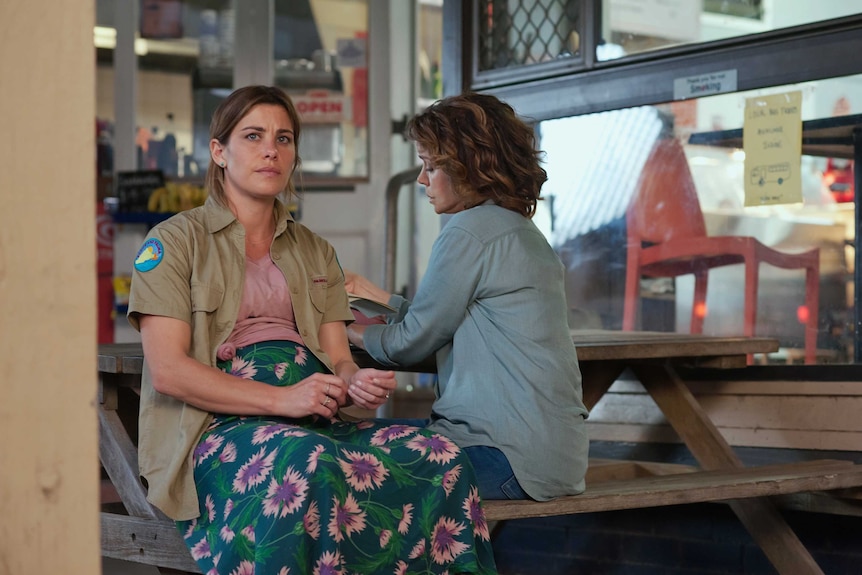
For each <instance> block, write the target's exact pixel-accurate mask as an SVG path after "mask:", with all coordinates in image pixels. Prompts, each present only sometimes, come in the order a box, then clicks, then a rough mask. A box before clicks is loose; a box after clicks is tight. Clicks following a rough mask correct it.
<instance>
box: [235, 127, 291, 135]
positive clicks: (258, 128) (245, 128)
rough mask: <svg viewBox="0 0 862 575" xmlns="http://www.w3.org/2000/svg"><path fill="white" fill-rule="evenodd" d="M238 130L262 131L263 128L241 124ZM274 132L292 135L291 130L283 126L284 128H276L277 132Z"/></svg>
mask: <svg viewBox="0 0 862 575" xmlns="http://www.w3.org/2000/svg"><path fill="white" fill-rule="evenodd" d="M240 131H242V132H263V131H264V130H263V128H262V127H261V126H243V127H242V128H240ZM276 133H277V134H278V135H283V134H290V135H293V130H290V129H287V128H285V129H281V130H278V132H276Z"/></svg>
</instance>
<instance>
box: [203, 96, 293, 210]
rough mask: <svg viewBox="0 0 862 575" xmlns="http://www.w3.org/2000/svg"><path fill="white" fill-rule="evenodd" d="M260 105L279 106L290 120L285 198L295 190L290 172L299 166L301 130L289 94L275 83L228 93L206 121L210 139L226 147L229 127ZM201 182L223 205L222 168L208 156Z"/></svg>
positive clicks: (224, 201)
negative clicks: (291, 155) (291, 158)
mask: <svg viewBox="0 0 862 575" xmlns="http://www.w3.org/2000/svg"><path fill="white" fill-rule="evenodd" d="M260 104H270V105H274V106H281V107H282V108H284V109H285V111H287V115H288V117H289V118H290V121H291V122H292V123H293V141H294V145H295V146H296V162H295V163H294V164H293V172H292V173H291V174H290V178H289V179H288V181H287V188H286V189H285V190H284V194H282V195H283V199H284V200H289V199H290V198H291V196H293V195H294V194H295V193H296V190H295V188H294V185H293V175H294V174H295V173H296V170H297V169H298V168H299V166H300V165H301V160H300V159H299V133H300V131H301V124H300V122H299V114H298V113H297V111H296V108H295V107H294V105H293V100H291V99H290V96H288V95H287V94H286V93H285V92H284V90H282V89H281V88H277V87H275V86H246V87H244V88H239V89H237V90H235V91H234V92H232V93H231V94H230V95H229V96H228V97H227V98H225V99H224V100H223V101H222V103H221V104H219V106H218V108H216V111H215V113H214V114H213V117H212V120H211V121H210V140H213V139H215V140H218V141H219V142H220V143H221V144H222V145H223V146H226V145H227V142H228V139H229V138H230V134H231V132H233V129H234V128H236V125H237V124H239V122H240V120H242V119H243V118H244V117H245V116H246V114H248V113H249V112H250V111H251V109H252V108H254V107H255V106H258V105H260ZM204 185H205V186H206V189H207V191H208V192H209V195H211V196H212V197H213V198H214V199H215V200H216V202H218V203H219V204H221V205H222V206H227V198H226V196H225V191H224V168H223V167H221V166H219V165H218V164H216V163H215V161H214V160H213V159H212V157H210V163H209V167H208V168H207V175H206V179H205V180H204Z"/></svg>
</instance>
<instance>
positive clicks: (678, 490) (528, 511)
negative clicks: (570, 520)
mask: <svg viewBox="0 0 862 575" xmlns="http://www.w3.org/2000/svg"><path fill="white" fill-rule="evenodd" d="M860 485H862V465H855V464H854V463H853V462H852V461H842V460H817V461H806V462H799V463H790V464H781V465H763V466H758V467H747V468H739V469H732V470H721V471H695V472H691V473H680V474H673V475H660V476H646V477H638V478H635V479H627V480H614V481H606V482H600V483H595V484H592V485H588V486H587V489H586V491H585V492H584V493H582V494H581V495H573V496H569V497H560V498H557V499H553V500H551V501H541V502H539V501H509V500H494V501H485V502H484V508H485V515H486V518H487V519H488V521H501V520H505V519H521V518H526V517H548V516H551V515H568V514H574V513H591V512H594V511H616V510H621V509H636V508H643V507H659V506H664V505H678V504H683V503H702V502H707V501H724V500H732V499H747V498H752V497H761V496H769V495H782V494H788V493H798V492H801V491H828V490H832V489H841V488H845V487H854V486H860Z"/></svg>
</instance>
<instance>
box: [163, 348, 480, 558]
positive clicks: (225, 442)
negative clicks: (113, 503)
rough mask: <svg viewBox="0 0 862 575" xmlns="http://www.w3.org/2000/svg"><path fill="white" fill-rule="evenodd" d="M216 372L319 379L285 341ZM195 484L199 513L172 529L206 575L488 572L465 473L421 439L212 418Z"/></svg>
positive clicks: (438, 446)
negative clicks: (176, 532)
mask: <svg viewBox="0 0 862 575" xmlns="http://www.w3.org/2000/svg"><path fill="white" fill-rule="evenodd" d="M219 368H220V369H222V370H223V371H227V372H229V373H233V374H235V375H238V376H240V377H245V378H247V379H255V380H258V381H263V382H266V383H269V384H271V385H279V386H284V385H291V384H293V383H296V382H298V381H300V380H302V379H303V378H305V377H308V376H309V375H311V374H312V373H315V372H319V371H324V370H325V368H324V366H323V365H322V364H321V363H320V362H319V361H318V360H317V359H316V358H315V357H314V356H313V355H312V354H311V353H309V352H308V350H306V349H305V348H304V347H302V346H301V345H298V344H294V343H292V342H287V341H269V342H262V343H258V344H254V345H250V346H247V347H244V348H241V349H239V350H237V355H236V357H235V358H234V359H233V360H230V361H226V362H221V363H219ZM194 474H195V484H196V486H197V490H198V500H199V504H200V511H201V515H200V517H198V518H196V519H193V520H190V521H178V522H177V526H178V528H179V529H180V531H181V532H182V533H183V536H184V538H185V541H186V543H187V544H188V546H189V548H190V549H191V553H192V556H193V558H194V559H195V561H196V562H197V563H198V565H199V566H200V567H201V570H202V571H203V572H204V573H205V574H224V575H251V574H257V575H270V574H272V575H288V574H290V575H300V574H314V575H323V574H344V575H348V574H349V575H353V574H365V575H371V574H377V573H387V574H389V573H392V574H395V575H406V574H420V573H423V574H424V573H449V574H454V573H496V568H495V565H494V557H493V552H492V550H491V545H490V538H489V533H488V524H487V522H486V521H485V515H484V512H483V511H482V508H481V505H480V501H479V495H478V489H477V487H476V486H475V480H474V475H473V468H472V467H471V466H470V462H469V460H468V459H467V456H466V455H465V454H463V453H462V452H461V450H460V449H459V448H458V447H457V446H456V445H455V444H454V443H453V442H452V441H451V440H449V439H447V438H446V437H443V436H442V435H439V434H435V433H432V432H430V431H428V430H425V429H421V428H417V427H411V426H407V425H400V424H387V423H386V421H385V420H379V421H371V420H366V421H359V422H352V423H351V422H342V421H336V422H329V421H326V420H323V421H321V420H318V421H314V420H313V419H311V418H306V419H303V420H295V419H288V418H279V417H237V416H225V415H217V416H216V417H215V419H214V420H213V422H212V424H211V425H210V427H209V428H208V429H207V431H206V432H205V433H204V435H203V437H202V438H201V441H200V443H199V444H198V445H197V447H196V448H195V452H194Z"/></svg>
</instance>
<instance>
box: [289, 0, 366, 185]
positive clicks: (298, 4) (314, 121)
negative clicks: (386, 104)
mask: <svg viewBox="0 0 862 575" xmlns="http://www.w3.org/2000/svg"><path fill="white" fill-rule="evenodd" d="M367 36H368V3H367V0H304V1H298V0H277V1H276V2H275V41H274V44H275V46H274V49H275V55H274V58H275V70H274V77H275V83H276V84H277V85H279V86H281V87H282V88H284V89H285V90H287V91H288V93H289V94H290V95H291V96H292V97H293V99H294V102H295V103H296V106H297V109H298V111H299V113H300V116H301V117H302V119H303V133H302V142H301V148H302V151H301V153H302V173H303V176H311V177H354V178H357V177H359V178H365V177H368V46H367Z"/></svg>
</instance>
